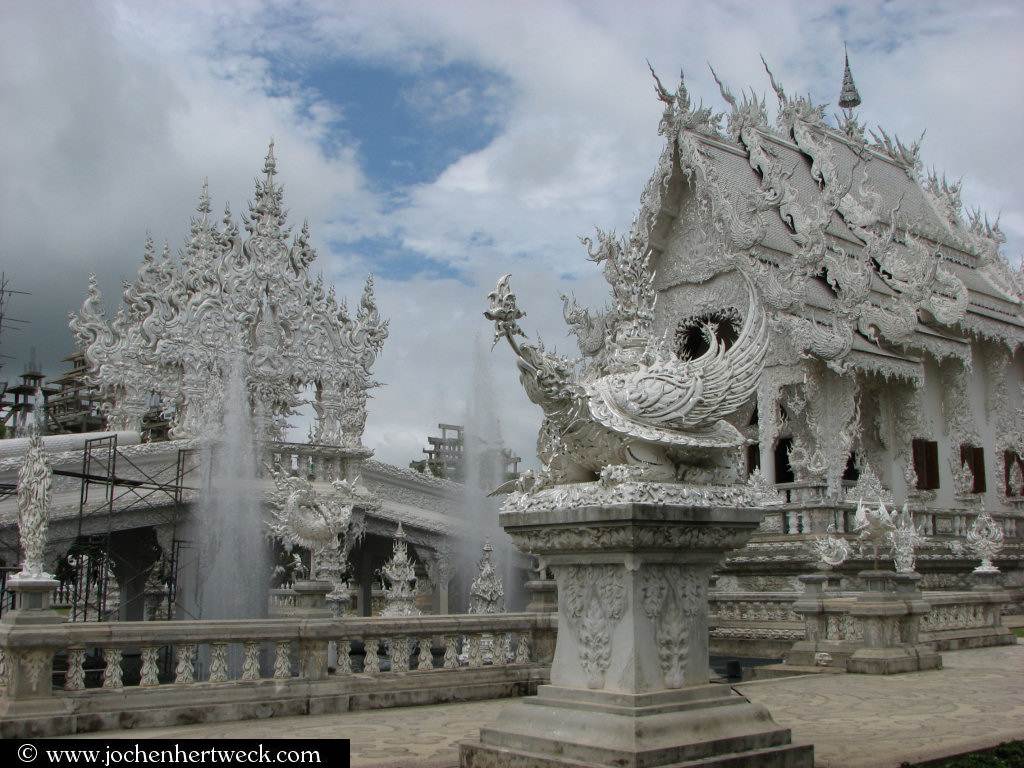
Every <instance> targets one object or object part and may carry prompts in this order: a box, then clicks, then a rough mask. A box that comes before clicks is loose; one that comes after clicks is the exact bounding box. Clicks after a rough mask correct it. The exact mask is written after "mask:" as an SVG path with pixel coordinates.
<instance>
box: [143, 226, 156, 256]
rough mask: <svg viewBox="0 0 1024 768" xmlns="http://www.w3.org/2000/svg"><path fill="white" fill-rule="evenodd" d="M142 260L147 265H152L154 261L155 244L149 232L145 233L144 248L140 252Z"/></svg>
mask: <svg viewBox="0 0 1024 768" xmlns="http://www.w3.org/2000/svg"><path fill="white" fill-rule="evenodd" d="M142 260H143V261H144V262H146V263H147V264H152V263H153V262H154V261H155V260H156V243H154V242H153V236H152V235H151V234H150V233H149V232H146V247H145V249H144V250H143V252H142Z"/></svg>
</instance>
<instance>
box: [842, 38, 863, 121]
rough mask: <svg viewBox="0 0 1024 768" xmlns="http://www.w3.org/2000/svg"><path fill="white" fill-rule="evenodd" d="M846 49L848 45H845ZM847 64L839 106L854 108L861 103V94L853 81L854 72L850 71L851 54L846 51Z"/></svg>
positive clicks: (844, 70)
mask: <svg viewBox="0 0 1024 768" xmlns="http://www.w3.org/2000/svg"><path fill="white" fill-rule="evenodd" d="M843 48H844V51H845V48H846V46H843ZM845 56H846V66H845V67H844V68H843V87H842V89H841V90H840V91H839V106H840V107H842V108H843V109H853V108H854V107H856V106H859V105H860V94H859V93H858V92H857V86H856V85H855V84H854V82H853V73H852V72H850V54H849V53H846V54H845Z"/></svg>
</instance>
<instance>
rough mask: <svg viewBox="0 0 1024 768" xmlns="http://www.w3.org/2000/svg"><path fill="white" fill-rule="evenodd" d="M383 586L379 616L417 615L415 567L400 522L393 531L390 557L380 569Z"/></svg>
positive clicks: (418, 611)
mask: <svg viewBox="0 0 1024 768" xmlns="http://www.w3.org/2000/svg"><path fill="white" fill-rule="evenodd" d="M380 573H381V576H382V581H383V586H384V608H383V609H382V610H381V612H380V615H381V616H419V615H420V609H419V608H418V607H417V606H416V567H415V565H414V564H413V561H412V560H411V559H410V557H409V544H408V542H407V541H406V538H405V531H403V530H402V524H401V523H399V524H398V530H397V531H395V548H394V551H393V552H392V555H391V559H390V560H388V561H387V562H386V563H385V564H384V567H383V568H381V569H380Z"/></svg>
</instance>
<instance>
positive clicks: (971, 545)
mask: <svg viewBox="0 0 1024 768" xmlns="http://www.w3.org/2000/svg"><path fill="white" fill-rule="evenodd" d="M965 538H966V540H967V549H969V550H970V551H971V552H972V553H974V555H975V556H976V557H979V558H981V565H979V566H978V567H977V568H975V569H974V572H975V573H999V569H998V568H996V566H995V565H993V563H992V558H994V557H995V556H996V555H997V554H999V552H1000V551H1001V550H1002V548H1003V529H1002V527H1001V526H1000V525H999V523H997V522H996V521H995V520H993V519H992V516H991V515H990V514H989V513H988V511H987V510H985V509H982V510H981V512H980V513H979V514H978V516H977V517H976V518H975V520H974V525H972V526H971V530H969V531H968V532H967V536H966V537H965Z"/></svg>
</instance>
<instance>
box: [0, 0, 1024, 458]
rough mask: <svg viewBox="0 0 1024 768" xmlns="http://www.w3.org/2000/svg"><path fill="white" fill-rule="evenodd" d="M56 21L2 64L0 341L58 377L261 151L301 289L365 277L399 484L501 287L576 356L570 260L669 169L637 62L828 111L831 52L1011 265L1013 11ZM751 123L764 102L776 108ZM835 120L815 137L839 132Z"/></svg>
mask: <svg viewBox="0 0 1024 768" xmlns="http://www.w3.org/2000/svg"><path fill="white" fill-rule="evenodd" d="M810 8H811V11H810V12H809V10H808V9H809V6H808V4H806V3H804V2H797V0H792V1H786V0H779V1H778V2H772V3H753V2H749V3H748V2H740V1H739V0H733V1H732V2H714V3H711V2H678V1H677V0H673V1H672V2H667V1H666V2H654V1H653V0H652V2H647V3H644V4H640V5H628V4H625V3H621V2H612V1H611V0H608V1H607V2H555V1H554V0H551V1H545V2H540V1H539V0H538V2H515V3H512V2H509V3H497V2H495V3H470V2H459V1H458V0H450V1H449V2H445V3H422V2H389V3H367V2H348V3H345V2H329V1H328V0H322V1H321V0H302V1H301V2H288V3H285V2H277V1H276V0H222V2H218V3H215V4H213V3H198V2H193V3H188V2H181V3H177V2H176V3H171V2H152V3H138V2H118V1H117V0H105V1H104V2H96V3H64V2H56V0H53V1H50V0H41V1H39V2H28V1H27V0H25V1H21V0H9V1H8V2H5V3H4V4H3V6H2V7H0V16H2V22H3V27H4V29H5V31H6V32H7V35H6V43H5V46H4V47H3V48H2V49H0V103H2V104H4V107H5V108H4V110H2V111H0V134H2V135H3V136H4V141H5V150H6V153H5V172H4V174H2V175H0V266H2V268H3V269H4V270H6V271H7V272H8V273H9V275H10V276H11V277H12V278H13V279H14V281H15V284H16V285H17V286H18V287H20V288H23V289H24V290H30V291H32V293H33V295H32V297H31V300H27V301H24V302H22V303H21V304H20V305H19V304H17V303H15V304H14V305H13V306H12V312H15V311H17V313H18V314H19V315H22V316H26V317H27V319H29V320H31V322H32V326H31V331H29V332H25V333H22V334H12V335H11V336H10V337H9V338H4V339H3V340H2V341H0V344H2V346H3V350H2V351H4V352H5V353H7V354H11V355H13V356H14V357H15V358H16V361H15V362H14V363H13V364H11V365H10V367H7V368H5V369H4V370H3V371H0V377H2V376H5V375H9V374H10V373H12V372H17V369H19V368H20V361H21V360H24V359H26V358H27V356H28V348H29V347H30V346H32V345H34V346H36V347H37V348H38V353H39V357H40V358H41V360H42V361H43V363H44V365H45V366H46V367H47V369H48V370H50V371H52V372H57V371H59V370H60V363H59V361H60V358H62V357H64V356H65V355H66V354H67V353H68V352H70V344H71V339H70V335H69V334H68V332H67V329H66V324H65V320H64V316H65V314H66V312H67V311H69V310H71V309H75V308H77V307H78V306H79V305H80V303H81V300H82V297H83V295H84V291H85V285H86V280H87V277H88V274H89V273H90V272H93V271H95V272H96V273H97V274H98V275H99V278H100V285H101V287H102V288H103V290H104V292H105V294H106V295H107V296H108V297H109V298H110V299H111V300H112V299H113V298H114V297H117V296H118V295H119V290H120V289H119V284H120V280H121V279H122V278H125V277H130V276H131V275H132V274H133V273H134V270H135V269H136V267H137V265H138V263H139V259H140V257H141V254H142V247H143V243H144V240H145V236H146V232H147V231H148V232H151V233H152V234H153V236H154V237H155V238H156V239H157V241H158V242H163V241H164V240H167V241H169V242H170V244H171V246H172V248H175V249H176V248H177V247H179V246H180V244H181V242H182V239H183V237H184V236H185V234H186V233H187V227H188V220H189V215H190V212H191V209H192V208H193V207H194V205H195V200H196V196H197V194H198V192H199V187H200V184H201V182H202V179H203V178H204V177H208V178H209V182H210V190H211V194H212V195H213V198H214V205H215V206H216V208H217V209H218V210H220V209H222V207H223V204H224V202H225V201H230V203H231V208H232V210H233V211H234V212H235V214H236V216H237V215H238V214H239V213H240V212H241V211H243V210H244V209H245V201H246V200H247V199H248V197H249V196H250V195H251V190H252V180H253V177H254V176H255V175H256V174H257V173H258V172H259V169H260V167H261V165H262V161H263V155H264V153H265V151H266V143H267V141H268V140H269V138H270V137H271V136H273V137H274V138H275V140H276V146H277V155H278V166H279V169H280V178H281V180H282V181H283V183H284V184H285V188H286V198H285V199H286V204H287V206H288V208H289V209H290V211H291V221H292V222H293V223H294V224H296V225H298V224H301V222H302V220H303V219H304V218H308V219H309V220H310V223H311V227H312V233H313V244H314V245H315V247H316V248H317V249H318V251H319V254H320V255H319V259H318V262H317V264H316V265H315V266H316V268H318V269H320V270H322V271H323V272H324V274H325V276H326V278H327V279H328V280H329V281H330V282H331V283H333V284H335V285H336V287H337V290H338V293H339V295H343V296H348V297H349V300H350V302H352V301H354V300H356V298H357V297H358V292H359V290H360V287H361V283H362V280H363V279H364V278H365V275H366V273H367V272H371V271H372V272H374V273H375V274H376V275H377V277H378V297H379V303H380V305H381V308H382V310H383V312H384V313H385V315H387V316H389V317H390V318H391V330H392V336H391V338H390V339H389V341H388V343H387V346H386V347H385V350H384V354H383V356H382V357H381V359H380V361H379V363H378V366H377V371H376V376H377V378H378V379H379V380H381V381H384V382H386V383H387V386H386V387H385V388H382V389H381V390H378V391H377V392H376V393H375V400H374V402H373V405H372V408H371V413H370V418H369V421H368V424H367V435H366V441H367V443H368V444H369V445H370V446H371V447H373V448H374V449H375V450H376V451H377V453H378V456H380V457H381V458H383V459H385V460H388V461H392V462H395V463H399V464H404V463H406V462H407V461H408V460H409V459H411V458H415V457H417V456H418V455H419V451H420V448H421V447H422V445H423V444H424V438H425V436H426V435H427V434H428V433H429V432H431V431H432V430H433V428H434V425H436V423H437V422H439V421H445V422H449V423H450V422H458V421H460V420H462V419H463V418H464V414H465V412H466V408H467V403H468V397H469V393H468V384H467V382H469V381H470V380H472V377H473V372H472V365H473V362H472V361H473V349H474V345H475V344H476V343H477V342H476V339H477V338H478V337H479V336H480V334H483V336H484V337H485V338H486V336H487V334H488V329H487V327H486V323H485V322H484V321H483V319H482V318H481V316H480V312H481V311H482V309H483V305H484V297H485V296H486V294H487V292H488V291H489V290H490V289H491V288H492V287H493V285H494V282H495V280H496V279H497V277H498V276H499V275H501V274H503V273H504V272H512V273H513V284H514V285H515V286H516V289H517V291H518V293H519V295H520V297H521V301H522V303H523V305H524V307H525V309H526V310H527V312H528V318H527V322H526V327H528V329H529V330H531V331H536V332H539V333H540V335H541V336H543V338H544V339H545V340H546V341H549V342H551V343H555V344H557V345H559V346H560V347H563V348H566V349H568V348H569V347H570V344H569V342H568V340H567V339H566V337H565V331H564V326H563V324H562V323H561V320H560V304H559V302H558V300H557V296H558V294H559V293H561V292H570V291H571V292H573V293H575V294H576V296H577V297H578V298H579V299H580V300H581V301H582V302H589V303H592V304H601V303H603V302H604V300H605V288H604V286H603V283H602V280H601V278H600V276H599V274H598V272H597V270H596V269H595V268H594V266H593V265H592V264H590V263H588V262H587V261H586V259H585V255H584V252H583V250H582V248H581V247H580V245H579V242H578V237H579V236H580V235H583V234H587V233H590V232H592V231H593V228H594V227H595V226H600V227H602V228H605V229H612V228H617V229H619V230H623V229H625V228H627V227H628V226H629V222H630V220H631V218H632V215H633V213H634V211H635V210H636V207H637V205H638V201H639V195H640V191H641V189H642V187H643V184H644V182H645V181H646V179H647V176H648V175H649V173H650V172H651V170H652V169H653V167H654V163H655V161H656V159H657V156H658V153H659V151H660V148H661V139H660V137H658V136H657V123H658V118H659V116H660V112H661V107H660V104H659V103H658V102H657V100H656V99H655V98H654V94H653V90H652V87H651V81H650V76H649V74H648V72H647V66H646V60H647V59H649V60H650V61H651V62H652V63H653V64H654V66H655V67H656V68H657V70H658V71H659V73H660V74H662V77H663V79H664V80H665V81H666V83H667V84H669V83H672V84H674V82H675V76H676V73H677V72H678V71H679V69H680V68H681V67H682V68H684V69H685V70H686V73H687V80H688V83H689V87H690V89H691V92H692V93H693V95H694V98H695V99H703V100H704V101H705V102H706V103H708V104H710V105H713V106H714V107H715V108H716V109H724V104H722V101H721V98H720V96H719V94H718V92H717V89H716V88H715V86H714V83H713V81H712V79H711V77H710V74H709V73H708V71H707V67H706V63H705V62H706V61H709V60H710V61H711V62H712V63H713V64H714V66H715V68H716V71H718V72H719V74H720V75H721V76H722V77H723V78H724V79H725V80H726V82H727V83H728V84H729V85H730V87H732V88H733V90H735V91H738V90H739V89H740V88H743V87H747V86H753V87H754V88H755V90H757V91H758V92H762V93H763V92H765V91H768V90H769V86H768V82H767V78H766V77H765V74H764V71H763V69H762V66H761V61H760V58H759V54H764V56H765V57H766V58H767V60H768V61H769V63H770V64H771V66H772V68H773V70H774V71H775V73H776V74H777V75H778V76H779V77H780V78H781V80H782V82H783V84H784V85H785V87H786V88H787V90H788V91H790V92H800V93H804V92H807V91H810V92H811V93H812V95H813V97H814V99H815V100H816V101H818V102H829V103H832V102H834V101H835V98H836V95H837V92H838V89H839V84H840V77H841V73H842V56H843V43H844V41H846V42H848V43H849V48H850V58H851V64H852V65H853V70H854V75H855V77H856V79H857V84H858V87H859V88H860V92H861V95H862V97H863V99H864V104H863V106H862V108H861V114H862V117H863V118H864V119H865V120H866V121H867V122H868V123H869V124H870V125H875V124H879V123H881V124H882V125H884V126H885V127H886V128H887V129H888V130H890V131H891V132H895V133H896V134H898V135H900V136H901V137H903V138H905V139H911V138H916V137H917V136H918V135H919V134H920V133H921V131H922V130H923V129H925V128H927V129H928V135H927V137H926V139H925V143H924V149H923V157H924V161H925V163H926V165H927V166H933V165H934V166H935V167H937V168H939V169H940V170H945V171H947V172H948V173H949V174H950V175H951V176H953V177H959V176H961V175H963V176H964V177H965V184H964V200H965V203H966V204H968V205H981V206H982V207H984V208H986V209H988V210H991V211H993V212H995V211H998V210H1001V211H1002V212H1003V219H1002V223H1003V228H1004V231H1006V233H1007V235H1008V237H1009V238H1010V242H1009V243H1008V246H1007V249H1006V250H1007V253H1008V254H1009V256H1010V258H1011V259H1013V260H1016V259H1017V258H1018V255H1019V253H1020V251H1021V250H1022V247H1024V192H1022V191H1021V186H1020V179H1021V178H1022V177H1024V161H1022V160H1021V158H1020V155H1019V153H1017V152H1016V143H1017V140H1018V137H1019V134H1020V126H1021V125H1022V124H1024V103H1022V98H1021V96H1020V88H1019V83H1016V82H1015V80H1016V79H1017V73H1019V72H1021V71H1024V48H1022V46H1021V45H1020V42H1019V41H1020V40H1021V39H1022V36H1024V10H1022V8H1021V6H1020V4H1019V3H1015V2H1009V1H1007V2H987V3H981V4H977V3H976V4H964V3H962V2H953V1H952V0H947V1H941V2H933V3H921V2H913V1H912V0H910V1H908V2H902V3H896V2H882V1H881V0H859V1H858V2H850V3H824V2H823V3H817V4H814V5H813V6H810ZM768 104H769V109H770V110H771V109H772V108H773V107H774V99H769V100H768ZM828 111H829V113H831V111H832V110H831V109H830V110H828ZM504 352H505V351H504V350H500V349H499V350H495V351H494V352H493V353H492V354H490V355H489V356H488V357H487V359H488V360H489V362H490V364H491V365H493V367H494V371H493V380H494V389H495V391H494V393H493V398H494V408H495V409H496V410H499V411H500V412H501V413H502V422H503V423H502V426H503V430H504V431H505V433H506V439H507V441H508V442H509V443H510V444H512V446H513V447H514V448H515V449H516V450H517V451H518V452H519V453H520V454H522V455H524V456H530V455H531V454H532V450H533V442H534V436H535V430H536V426H537V424H538V422H539V418H538V414H537V411H536V409H535V408H534V407H533V406H532V405H531V404H529V403H528V402H527V401H526V399H525V397H524V396H523V394H522V392H521V390H520V388H519V386H518V383H517V382H516V377H515V372H514V369H513V367H512V362H511V360H510V359H509V355H507V354H503V353H504Z"/></svg>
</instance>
